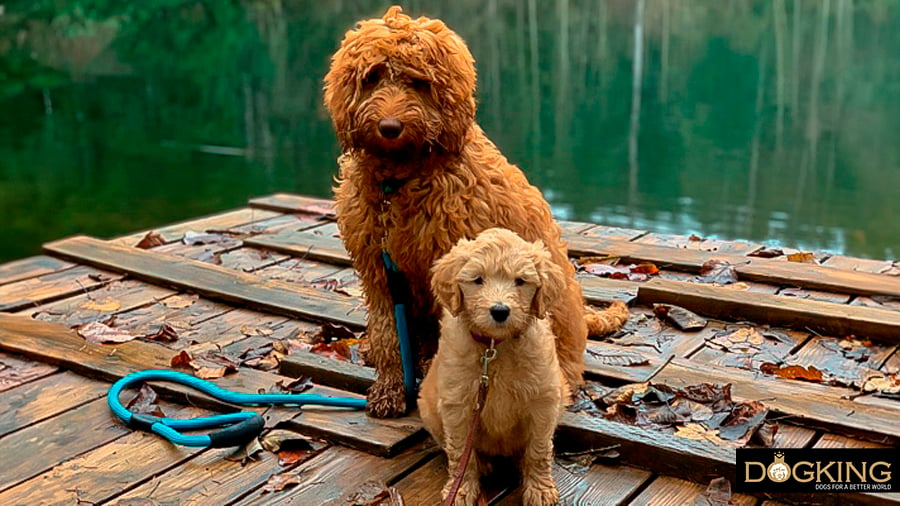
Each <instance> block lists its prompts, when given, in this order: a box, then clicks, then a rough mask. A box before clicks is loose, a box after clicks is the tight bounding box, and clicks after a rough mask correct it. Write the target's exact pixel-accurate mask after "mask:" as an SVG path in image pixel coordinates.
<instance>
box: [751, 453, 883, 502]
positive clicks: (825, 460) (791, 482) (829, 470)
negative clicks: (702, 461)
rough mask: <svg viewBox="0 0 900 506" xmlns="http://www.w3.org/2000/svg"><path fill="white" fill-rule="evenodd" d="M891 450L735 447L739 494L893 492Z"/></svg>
mask: <svg viewBox="0 0 900 506" xmlns="http://www.w3.org/2000/svg"><path fill="white" fill-rule="evenodd" d="M898 464H900V452H898V451H897V449H896V448H877V449H869V448H865V449H860V448H853V449H847V448H786V449H771V448H740V449H738V450H737V483H736V484H735V489H736V490H737V491H738V492H749V493H766V492H807V493H808V492H829V493H831V492H856V493H859V492H896V491H900V482H898V481H897V480H896V479H895V478H894V474H895V473H894V472H895V471H896V470H897V465H898Z"/></svg>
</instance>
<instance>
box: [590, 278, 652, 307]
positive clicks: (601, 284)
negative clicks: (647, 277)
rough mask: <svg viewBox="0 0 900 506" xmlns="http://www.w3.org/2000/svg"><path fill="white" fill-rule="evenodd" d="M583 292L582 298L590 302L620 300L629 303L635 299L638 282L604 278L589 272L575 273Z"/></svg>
mask: <svg viewBox="0 0 900 506" xmlns="http://www.w3.org/2000/svg"><path fill="white" fill-rule="evenodd" d="M577 278H578V282H579V283H581V290H582V292H583V293H584V300H586V301H587V302H589V303H591V304H598V303H606V302H612V301H616V300H620V301H622V302H624V303H625V304H631V303H632V302H634V301H635V299H637V292H638V284H639V283H634V282H631V281H623V280H618V279H606V278H599V277H597V276H593V275H591V274H579V275H577Z"/></svg>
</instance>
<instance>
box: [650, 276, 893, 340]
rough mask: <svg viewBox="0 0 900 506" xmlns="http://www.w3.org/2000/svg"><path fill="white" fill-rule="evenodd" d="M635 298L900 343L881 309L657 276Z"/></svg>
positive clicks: (705, 312)
mask: <svg viewBox="0 0 900 506" xmlns="http://www.w3.org/2000/svg"><path fill="white" fill-rule="evenodd" d="M638 302H639V303H641V304H648V305H649V304H652V303H667V304H675V305H677V306H681V307H684V308H686V309H690V310H692V311H695V312H697V313H700V314H703V315H706V316H712V317H714V318H721V319H725V320H738V321H740V320H752V321H758V322H764V323H769V324H772V325H782V326H785V327H791V328H797V329H800V330H813V331H815V332H819V333H821V334H826V335H833V336H847V335H851V334H853V335H856V336H862V337H868V338H871V339H876V340H882V341H885V342H890V343H898V342H900V313H898V312H895V311H887V310H883V309H875V308H868V307H857V306H850V305H841V304H831V303H828V302H820V301H815V300H806V299H795V298H792V297H782V296H778V295H767V294H762V293H745V292H738V291H735V290H728V289H723V288H721V287H716V286H712V285H703V284H698V283H685V282H680V281H671V280H668V279H659V278H656V279H651V280H650V281H647V282H645V283H642V284H641V285H640V287H639V289H638Z"/></svg>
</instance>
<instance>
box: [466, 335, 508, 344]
mask: <svg viewBox="0 0 900 506" xmlns="http://www.w3.org/2000/svg"><path fill="white" fill-rule="evenodd" d="M472 339H474V340H475V342H476V343H478V344H483V345H485V346H490V345H491V340H492V338H490V337H488V336H485V335H482V334H479V333H477V332H472ZM493 341H494V346H496V345H498V344H500V343H502V342H503V339H497V338H493Z"/></svg>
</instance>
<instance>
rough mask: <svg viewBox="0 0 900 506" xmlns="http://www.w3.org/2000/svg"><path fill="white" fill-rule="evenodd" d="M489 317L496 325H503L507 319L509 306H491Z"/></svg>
mask: <svg viewBox="0 0 900 506" xmlns="http://www.w3.org/2000/svg"><path fill="white" fill-rule="evenodd" d="M491 317H492V318H494V321H496V322H498V323H503V322H505V321H506V319H507V318H509V306H507V305H506V304H494V305H493V306H491Z"/></svg>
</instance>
